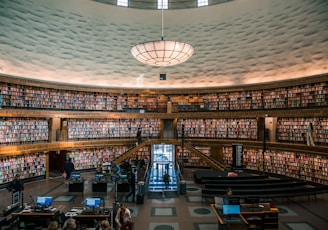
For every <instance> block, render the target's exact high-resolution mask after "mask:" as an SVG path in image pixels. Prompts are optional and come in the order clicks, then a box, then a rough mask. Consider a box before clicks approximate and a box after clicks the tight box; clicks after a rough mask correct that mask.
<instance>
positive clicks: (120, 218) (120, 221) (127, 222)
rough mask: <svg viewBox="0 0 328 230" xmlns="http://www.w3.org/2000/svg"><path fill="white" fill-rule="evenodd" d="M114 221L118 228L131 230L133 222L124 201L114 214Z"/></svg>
mask: <svg viewBox="0 0 328 230" xmlns="http://www.w3.org/2000/svg"><path fill="white" fill-rule="evenodd" d="M115 222H116V223H117V225H118V227H119V229H120V230H132V227H133V223H132V217H131V212H130V210H129V209H128V208H127V206H126V205H125V204H124V203H121V205H120V207H119V209H118V210H117V213H116V216H115Z"/></svg>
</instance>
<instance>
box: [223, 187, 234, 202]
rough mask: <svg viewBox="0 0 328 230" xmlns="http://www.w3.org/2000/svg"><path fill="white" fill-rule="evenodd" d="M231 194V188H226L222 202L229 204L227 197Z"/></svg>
mask: <svg viewBox="0 0 328 230" xmlns="http://www.w3.org/2000/svg"><path fill="white" fill-rule="evenodd" d="M231 196H232V189H231V188H228V189H227V193H226V194H225V195H224V196H223V204H229V197H231Z"/></svg>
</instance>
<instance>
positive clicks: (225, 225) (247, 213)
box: [211, 204, 279, 230]
mask: <svg viewBox="0 0 328 230" xmlns="http://www.w3.org/2000/svg"><path fill="white" fill-rule="evenodd" d="M263 206H264V207H263V208H260V207H258V206H257V207H253V206H251V205H247V204H241V212H240V218H241V219H242V221H243V223H244V226H242V225H240V224H239V225H238V224H234V223H229V221H227V219H224V218H223V216H221V215H220V213H219V212H218V210H217V209H216V208H215V204H211V208H212V210H213V212H214V213H215V215H216V217H217V219H218V224H219V230H226V229H253V228H254V229H255V228H256V229H259V228H260V229H278V223H279V219H278V213H279V210H278V209H277V208H270V205H269V204H263ZM245 227H246V228H245Z"/></svg>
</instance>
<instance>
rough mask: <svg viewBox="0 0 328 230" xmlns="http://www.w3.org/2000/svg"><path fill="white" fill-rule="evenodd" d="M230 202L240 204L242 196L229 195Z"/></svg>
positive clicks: (230, 203)
mask: <svg viewBox="0 0 328 230" xmlns="http://www.w3.org/2000/svg"><path fill="white" fill-rule="evenodd" d="M228 204H229V205H240V197H239V196H229V198H228Z"/></svg>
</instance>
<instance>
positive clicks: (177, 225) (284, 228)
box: [0, 169, 328, 230]
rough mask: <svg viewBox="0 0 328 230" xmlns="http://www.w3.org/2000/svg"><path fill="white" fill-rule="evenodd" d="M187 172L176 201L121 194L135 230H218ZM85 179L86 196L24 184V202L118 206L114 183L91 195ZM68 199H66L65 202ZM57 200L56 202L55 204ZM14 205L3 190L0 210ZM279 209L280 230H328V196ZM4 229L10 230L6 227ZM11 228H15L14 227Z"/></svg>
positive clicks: (57, 181)
mask: <svg viewBox="0 0 328 230" xmlns="http://www.w3.org/2000/svg"><path fill="white" fill-rule="evenodd" d="M194 170H196V169H185V173H184V175H185V179H186V184H187V189H186V191H187V192H186V193H187V194H186V195H179V196H178V197H177V198H168V197H165V193H163V194H162V196H161V198H158V199H148V197H147V194H146V195H145V197H144V203H143V204H136V203H133V202H132V200H131V198H130V199H129V200H126V199H125V195H126V193H118V196H117V198H118V201H119V202H126V203H127V205H128V207H129V208H130V209H131V211H132V217H133V221H134V222H135V229H136V230H159V229H161V230H217V229H218V226H217V220H216V217H215V216H214V214H213V213H212V211H211V209H210V206H209V203H208V202H207V201H204V200H202V199H201V185H199V184H195V183H194V180H193V171H194ZM81 175H82V177H83V178H84V179H85V189H84V194H82V193H69V192H68V185H67V182H66V181H65V180H64V179H63V178H61V177H54V178H50V179H46V180H39V181H34V182H29V183H26V184H25V191H24V203H27V204H28V205H32V198H34V197H36V196H45V195H46V196H52V197H53V198H54V203H53V206H54V207H56V206H61V205H62V206H63V209H62V211H63V212H68V211H69V210H71V208H72V207H83V201H84V199H85V198H86V197H88V196H101V197H103V198H104V200H105V204H104V205H105V207H106V208H111V207H113V204H114V203H115V192H114V186H113V184H109V185H108V191H109V192H107V193H104V194H102V193H97V194H95V193H92V191H91V182H90V181H91V180H92V179H93V178H94V173H93V172H87V173H82V174H81ZM66 198H67V200H65V199H66ZM56 200H57V201H56ZM10 202H11V193H10V192H8V191H7V190H4V189H3V190H1V191H0V210H4V209H5V208H6V207H7V206H8V205H9V204H10ZM274 203H275V205H276V206H277V207H278V208H279V209H280V213H279V229H281V230H289V229H295V230H296V229H297V230H312V229H315V230H325V229H328V194H322V195H318V196H317V199H315V197H314V196H310V197H308V196H304V197H295V198H292V199H291V201H290V202H288V201H287V200H285V199H277V200H274ZM2 229H8V228H7V226H6V227H3V228H2ZM10 229H15V227H14V226H13V227H11V228H10Z"/></svg>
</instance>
